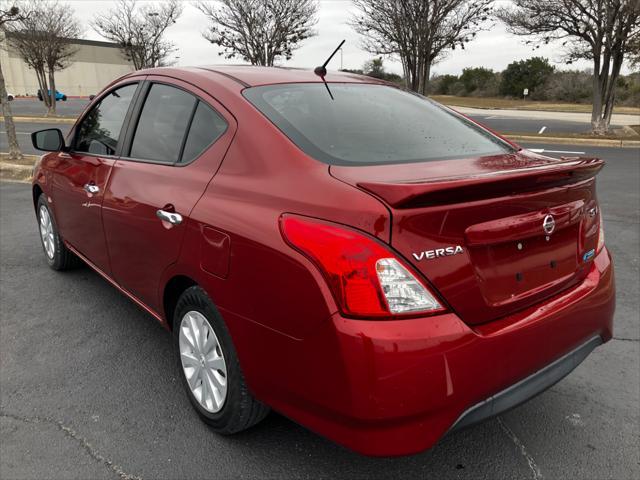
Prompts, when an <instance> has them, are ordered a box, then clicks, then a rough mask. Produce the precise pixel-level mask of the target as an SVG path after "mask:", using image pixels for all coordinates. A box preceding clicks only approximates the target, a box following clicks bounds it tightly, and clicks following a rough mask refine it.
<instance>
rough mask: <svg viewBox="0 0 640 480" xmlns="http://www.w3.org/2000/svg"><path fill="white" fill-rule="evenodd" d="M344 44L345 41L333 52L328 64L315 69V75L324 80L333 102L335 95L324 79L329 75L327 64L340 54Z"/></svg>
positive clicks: (325, 63)
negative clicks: (339, 51)
mask: <svg viewBox="0 0 640 480" xmlns="http://www.w3.org/2000/svg"><path fill="white" fill-rule="evenodd" d="M344 42H345V41H344V40H342V41H341V42H340V45H338V47H337V48H336V49H335V50H334V51H333V53H332V54H331V55H329V58H327V61H326V62H324V63H323V64H322V65H320V66H319V67H316V68H314V69H313V73H315V74H316V75H318V76H319V77H320V78H321V79H322V82H323V83H324V86H325V87H326V88H327V92H328V93H329V96H330V97H331V100H333V95H332V94H331V90H329V84H328V83H327V81H326V80H325V79H324V77H325V76H326V75H327V64H328V63H329V62H330V61H331V59H332V58H333V56H334V55H335V54H336V53H338V50H340V48H342V45H343V44H344Z"/></svg>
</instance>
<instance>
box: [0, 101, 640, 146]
mask: <svg viewBox="0 0 640 480" xmlns="http://www.w3.org/2000/svg"><path fill="white" fill-rule="evenodd" d="M87 104H88V100H87V99H83V98H70V99H69V100H67V101H66V102H58V112H57V113H58V115H61V116H70V117H76V116H78V115H79V114H80V113H81V112H82V110H83V109H84V107H85V106H86V105H87ZM11 108H12V111H13V114H14V115H15V116H20V115H28V116H38V115H44V113H45V112H46V109H45V107H44V106H43V104H42V102H39V101H37V100H35V99H18V100H15V101H13V102H12V103H11ZM453 108H456V107H453ZM535 113H537V114H540V112H535ZM544 113H545V114H546V115H548V116H549V118H544V119H541V118H511V117H508V116H504V115H501V114H500V112H499V111H497V112H492V111H491V110H484V111H483V110H480V111H477V112H476V111H474V113H470V114H469V116H470V117H471V118H473V119H474V120H476V121H478V122H480V123H482V124H484V125H486V126H488V127H489V128H492V129H493V130H495V131H498V132H512V133H519V134H526V135H536V134H538V132H540V130H543V132H544V133H545V134H555V135H562V134H578V133H587V132H589V131H590V128H591V127H590V125H589V123H588V122H586V121H585V122H579V121H567V120H559V119H554V118H553V117H554V113H553V112H544ZM522 114H523V115H525V116H526V115H527V112H523V113H522ZM638 121H639V122H640V120H638ZM44 128H60V129H61V130H62V131H63V133H65V134H66V132H67V131H69V129H70V128H71V125H69V124H60V123H58V124H56V123H51V124H43V123H24V122H20V123H17V124H16V131H17V133H18V143H19V144H20V147H21V148H22V151H23V152H24V153H29V154H36V153H37V152H36V151H35V150H34V148H33V147H32V145H31V139H30V135H31V132H34V131H36V130H41V129H44ZM6 150H7V147H6V138H5V135H4V123H3V122H0V151H6Z"/></svg>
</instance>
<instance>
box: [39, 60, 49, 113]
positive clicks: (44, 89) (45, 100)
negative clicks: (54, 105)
mask: <svg viewBox="0 0 640 480" xmlns="http://www.w3.org/2000/svg"><path fill="white" fill-rule="evenodd" d="M35 72H36V78H37V79H38V86H39V87H40V92H41V94H42V103H43V104H44V106H45V107H46V108H47V110H48V109H49V102H50V100H51V99H50V97H49V95H48V94H47V92H48V90H49V88H48V87H47V79H46V77H45V75H44V70H40V69H37V70H36V71H35Z"/></svg>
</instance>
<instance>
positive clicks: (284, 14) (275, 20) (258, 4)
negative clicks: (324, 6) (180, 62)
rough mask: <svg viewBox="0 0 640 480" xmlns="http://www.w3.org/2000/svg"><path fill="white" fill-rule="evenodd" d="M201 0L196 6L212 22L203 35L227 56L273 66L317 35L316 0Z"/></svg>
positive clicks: (289, 57)
mask: <svg viewBox="0 0 640 480" xmlns="http://www.w3.org/2000/svg"><path fill="white" fill-rule="evenodd" d="M216 3H217V4H218V5H215V4H214V3H212V2H205V1H199V2H197V3H196V7H197V8H198V9H199V10H200V11H201V12H202V13H204V14H205V15H206V16H207V18H208V19H209V21H210V23H211V25H210V26H209V28H208V29H207V30H206V31H205V32H204V33H203V34H202V35H203V36H204V38H206V39H207V40H209V41H210V42H211V43H213V44H215V45H218V46H219V47H221V48H222V52H220V55H224V56H225V58H234V57H240V58H242V59H243V60H245V61H247V62H250V63H251V64H252V65H267V66H272V65H273V64H274V62H275V61H277V60H278V59H280V58H285V59H286V60H289V59H291V56H292V55H293V51H294V50H295V49H296V48H298V47H300V44H301V43H302V41H303V40H305V39H307V38H309V37H312V36H313V35H315V32H314V31H313V30H312V27H313V26H314V25H315V24H316V21H317V18H316V14H317V12H318V2H317V0H220V1H219V2H216Z"/></svg>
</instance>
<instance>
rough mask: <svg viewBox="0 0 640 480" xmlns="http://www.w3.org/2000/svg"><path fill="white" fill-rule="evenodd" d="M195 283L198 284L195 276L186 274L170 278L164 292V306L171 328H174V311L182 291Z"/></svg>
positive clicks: (165, 315)
mask: <svg viewBox="0 0 640 480" xmlns="http://www.w3.org/2000/svg"><path fill="white" fill-rule="evenodd" d="M195 285H198V282H196V281H195V280H194V279H193V278H191V277H188V276H186V275H174V276H173V277H171V278H170V279H169V281H168V282H167V284H166V285H165V287H164V291H163V294H162V307H163V309H164V318H165V321H166V322H167V326H168V327H169V329H170V330H173V312H174V310H175V308H176V305H177V304H178V299H179V298H180V295H182V293H183V292H184V291H185V290H186V289H188V288H190V287H193V286H195Z"/></svg>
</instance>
